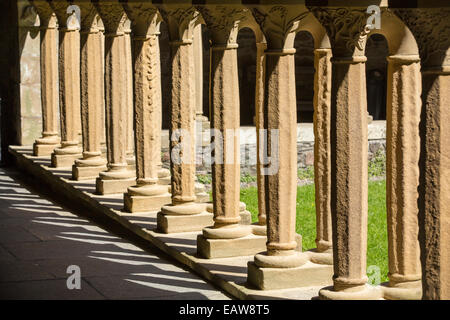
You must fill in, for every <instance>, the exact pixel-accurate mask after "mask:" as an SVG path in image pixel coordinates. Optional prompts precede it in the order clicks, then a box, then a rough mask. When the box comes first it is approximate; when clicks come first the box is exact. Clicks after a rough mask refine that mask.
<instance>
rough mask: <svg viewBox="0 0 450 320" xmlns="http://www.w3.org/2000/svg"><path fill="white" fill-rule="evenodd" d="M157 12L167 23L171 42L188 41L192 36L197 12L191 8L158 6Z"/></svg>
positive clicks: (197, 16) (197, 15)
mask: <svg viewBox="0 0 450 320" xmlns="http://www.w3.org/2000/svg"><path fill="white" fill-rule="evenodd" d="M159 12H160V13H161V16H162V18H163V19H164V20H165V21H166V22H167V25H168V29H169V34H170V38H171V41H190V42H192V38H193V36H194V27H195V24H196V22H197V19H198V18H199V16H200V14H199V12H198V11H197V10H196V9H195V8H194V7H192V6H189V7H180V6H176V7H175V6H174V7H172V6H160V7H159Z"/></svg>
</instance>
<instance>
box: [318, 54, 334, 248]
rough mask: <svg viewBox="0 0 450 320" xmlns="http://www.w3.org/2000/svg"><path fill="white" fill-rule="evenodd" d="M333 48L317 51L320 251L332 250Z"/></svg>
mask: <svg viewBox="0 0 450 320" xmlns="http://www.w3.org/2000/svg"><path fill="white" fill-rule="evenodd" d="M331 56H332V53H331V49H325V48H321V49H315V50H314V67H315V70H316V72H315V74H314V186H315V191H316V197H315V202H316V240H315V241H316V248H317V252H329V251H331V249H332V227H331V139H330V133H331V78H332V77H331V74H332V65H331Z"/></svg>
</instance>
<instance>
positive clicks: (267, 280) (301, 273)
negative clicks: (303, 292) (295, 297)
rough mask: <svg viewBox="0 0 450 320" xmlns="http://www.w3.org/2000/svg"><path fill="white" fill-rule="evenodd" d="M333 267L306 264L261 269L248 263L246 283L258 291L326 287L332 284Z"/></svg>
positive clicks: (252, 263)
mask: <svg viewBox="0 0 450 320" xmlns="http://www.w3.org/2000/svg"><path fill="white" fill-rule="evenodd" d="M332 277H333V266H331V265H320V264H315V263H312V262H306V263H305V264H304V265H302V266H300V267H296V268H261V267H258V266H257V265H256V264H255V263H254V262H252V261H250V262H248V271H247V281H248V283H249V284H251V285H253V286H255V287H256V288H258V289H260V290H277V289H288V288H300V287H310V286H326V285H329V284H330V283H332V282H333V280H332Z"/></svg>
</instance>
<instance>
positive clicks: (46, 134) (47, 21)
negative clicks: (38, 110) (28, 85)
mask: <svg viewBox="0 0 450 320" xmlns="http://www.w3.org/2000/svg"><path fill="white" fill-rule="evenodd" d="M35 6H36V8H37V11H38V13H39V19H40V22H41V26H40V37H41V47H40V49H41V50H40V54H41V56H40V62H41V64H40V65H41V103H42V137H41V138H39V139H36V142H35V143H34V146H33V153H34V155H35V156H44V155H50V154H51V153H52V152H53V150H54V149H55V148H56V147H57V146H58V144H59V142H60V139H59V137H58V60H57V56H58V48H57V46H56V40H57V36H58V29H57V27H56V25H57V19H56V16H55V14H54V13H53V12H52V10H51V8H50V6H49V5H48V4H45V3H40V4H39V3H38V4H36V2H35Z"/></svg>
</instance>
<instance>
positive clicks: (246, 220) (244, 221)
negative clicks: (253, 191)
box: [239, 210, 252, 225]
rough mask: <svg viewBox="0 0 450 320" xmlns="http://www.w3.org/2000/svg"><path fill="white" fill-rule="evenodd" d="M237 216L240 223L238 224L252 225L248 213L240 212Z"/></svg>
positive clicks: (250, 216)
mask: <svg viewBox="0 0 450 320" xmlns="http://www.w3.org/2000/svg"><path fill="white" fill-rule="evenodd" d="M239 215H240V216H241V221H240V222H239V223H240V224H245V225H248V224H252V214H251V213H250V211H247V210H245V211H241V212H240V214H239Z"/></svg>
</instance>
